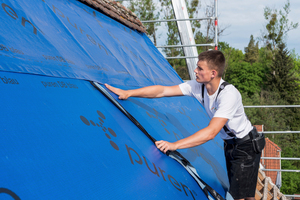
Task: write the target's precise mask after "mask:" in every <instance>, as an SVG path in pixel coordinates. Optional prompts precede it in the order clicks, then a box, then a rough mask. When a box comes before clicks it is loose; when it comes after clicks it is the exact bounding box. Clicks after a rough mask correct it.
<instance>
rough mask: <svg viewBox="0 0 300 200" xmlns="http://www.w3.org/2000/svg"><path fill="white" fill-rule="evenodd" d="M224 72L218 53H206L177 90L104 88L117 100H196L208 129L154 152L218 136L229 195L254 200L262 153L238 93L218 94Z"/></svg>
mask: <svg viewBox="0 0 300 200" xmlns="http://www.w3.org/2000/svg"><path fill="white" fill-rule="evenodd" d="M224 68H225V57H224V55H223V53H222V52H221V51H217V50H212V51H205V52H203V53H201V54H199V56H198V63H197V68H196V69H195V70H194V72H195V73H196V80H191V81H188V82H185V83H182V84H180V85H176V86H161V85H155V86H148V87H144V88H139V89H135V90H121V89H118V88H114V87H112V86H109V85H107V84H106V87H107V88H108V89H109V90H111V91H112V92H114V93H115V94H117V95H118V96H119V99H127V98H128V97H145V98H159V97H169V96H182V95H188V96H193V97H195V98H196V99H197V100H198V101H199V102H201V103H202V104H204V105H203V106H204V108H205V110H206V112H207V113H208V115H209V116H210V118H211V121H210V123H209V125H208V126H207V127H206V128H203V129H201V130H199V131H197V132H196V133H194V134H193V135H191V136H189V137H187V138H184V139H181V140H178V141H176V142H174V143H170V142H167V141H163V140H161V141H157V142H156V143H155V144H156V146H157V148H158V149H160V150H161V151H162V152H164V153H166V152H167V151H168V150H170V151H175V150H177V149H184V148H190V147H194V146H197V145H201V144H203V143H205V142H207V141H209V140H212V139H213V138H214V137H215V136H216V135H217V134H218V133H219V132H220V133H221V135H220V136H221V138H222V139H224V141H225V142H224V148H225V156H226V165H227V173H228V178H229V182H230V191H229V192H230V193H231V195H232V196H233V197H234V199H246V200H254V199H255V198H254V196H255V189H256V182H257V175H258V167H259V161H260V156H261V153H256V152H255V151H254V149H253V145H252V140H251V138H252V134H253V135H254V134H257V132H256V129H255V128H253V127H252V125H251V123H250V121H249V120H248V118H247V116H246V114H245V112H244V107H243V104H242V97H241V94H240V93H239V91H238V90H237V89H236V88H235V87H234V86H233V85H227V86H226V87H225V88H224V89H223V90H222V91H221V92H220V93H219V88H220V86H221V84H222V83H223V82H224V80H223V79H222V78H221V77H222V75H223V72H224ZM202 90H204V91H203V93H202ZM202 94H203V97H204V98H202ZM224 126H225V127H224ZM224 129H226V131H225V130H224ZM226 132H227V133H226Z"/></svg>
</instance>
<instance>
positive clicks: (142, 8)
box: [128, 0, 160, 46]
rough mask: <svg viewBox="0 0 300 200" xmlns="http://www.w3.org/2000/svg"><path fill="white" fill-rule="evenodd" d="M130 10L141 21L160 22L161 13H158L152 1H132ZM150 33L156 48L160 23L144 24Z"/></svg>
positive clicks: (149, 35)
mask: <svg viewBox="0 0 300 200" xmlns="http://www.w3.org/2000/svg"><path fill="white" fill-rule="evenodd" d="M128 8H129V9H130V10H131V11H132V12H134V13H135V14H136V15H137V17H138V18H139V19H140V20H141V21H148V20H158V19H159V15H160V13H159V12H157V10H158V9H157V7H156V6H155V4H154V3H153V1H152V0H138V1H130V3H129V6H128ZM144 25H145V27H146V30H147V32H148V37H149V38H152V42H153V43H154V45H155V46H156V41H157V38H158V36H157V34H156V31H157V29H158V26H159V25H160V22H155V23H144Z"/></svg>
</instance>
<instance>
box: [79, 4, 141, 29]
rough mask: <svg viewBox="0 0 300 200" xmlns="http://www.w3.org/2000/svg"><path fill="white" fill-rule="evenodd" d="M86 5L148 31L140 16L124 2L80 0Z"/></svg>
mask: <svg viewBox="0 0 300 200" xmlns="http://www.w3.org/2000/svg"><path fill="white" fill-rule="evenodd" d="M79 1H81V2H83V3H85V4H86V5H88V6H90V7H92V8H94V9H95V10H97V11H100V12H101V13H104V14H106V15H108V16H109V17H111V18H113V19H114V20H116V21H118V22H120V23H122V24H124V25H126V26H128V27H130V28H133V29H135V30H138V31H140V32H143V33H147V31H146V28H145V26H144V25H143V24H142V22H141V21H140V20H139V19H138V17H137V16H136V15H135V14H134V13H133V12H131V11H130V10H129V9H128V8H126V7H124V6H123V5H122V4H120V3H119V2H116V1H112V0H79Z"/></svg>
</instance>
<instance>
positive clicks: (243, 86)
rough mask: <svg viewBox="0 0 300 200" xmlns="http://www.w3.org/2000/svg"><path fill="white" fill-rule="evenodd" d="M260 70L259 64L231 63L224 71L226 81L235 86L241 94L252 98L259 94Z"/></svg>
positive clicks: (261, 74) (260, 83)
mask: <svg viewBox="0 0 300 200" xmlns="http://www.w3.org/2000/svg"><path fill="white" fill-rule="evenodd" d="M262 69H263V67H262V66H261V64H260V63H253V64H252V65H251V64H250V63H248V62H245V61H242V62H239V63H237V62H233V63H232V64H231V65H230V67H229V68H228V69H227V71H226V80H227V81H228V82H230V83H231V84H233V85H235V86H236V88H237V89H238V90H239V91H240V92H241V93H247V94H248V95H249V96H252V95H253V94H255V93H260V90H261V85H262V80H263V79H262V76H263V73H262Z"/></svg>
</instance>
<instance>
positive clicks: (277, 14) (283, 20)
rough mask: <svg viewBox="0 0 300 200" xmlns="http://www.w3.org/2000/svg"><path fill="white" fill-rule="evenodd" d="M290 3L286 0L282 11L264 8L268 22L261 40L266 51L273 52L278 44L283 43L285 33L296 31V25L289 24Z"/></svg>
mask: <svg viewBox="0 0 300 200" xmlns="http://www.w3.org/2000/svg"><path fill="white" fill-rule="evenodd" d="M289 13H290V2H289V0H287V2H286V4H285V5H284V7H283V10H279V11H278V10H277V9H271V8H270V7H265V9H264V17H265V19H266V20H267V21H268V24H267V25H266V29H265V32H264V33H263V35H262V38H261V39H262V40H263V41H264V42H265V45H266V46H267V48H268V49H272V50H275V49H276V48H277V45H278V44H281V43H283V42H284V40H285V37H286V35H287V32H289V31H290V30H293V29H296V28H297V27H298V23H293V22H289V19H288V15H289Z"/></svg>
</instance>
